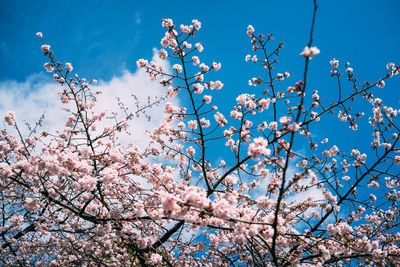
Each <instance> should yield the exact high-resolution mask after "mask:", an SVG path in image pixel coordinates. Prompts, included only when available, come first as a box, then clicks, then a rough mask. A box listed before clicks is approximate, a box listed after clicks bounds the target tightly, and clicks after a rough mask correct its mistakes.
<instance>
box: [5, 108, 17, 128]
mask: <svg viewBox="0 0 400 267" xmlns="http://www.w3.org/2000/svg"><path fill="white" fill-rule="evenodd" d="M4 120H5V121H6V122H7V124H8V125H14V124H15V113H14V112H12V111H7V113H6V116H5V117H4Z"/></svg>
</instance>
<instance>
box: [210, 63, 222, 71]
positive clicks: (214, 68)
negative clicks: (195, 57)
mask: <svg viewBox="0 0 400 267" xmlns="http://www.w3.org/2000/svg"><path fill="white" fill-rule="evenodd" d="M211 68H212V69H213V70H215V71H218V70H219V69H220V68H221V63H216V62H213V63H212V64H211Z"/></svg>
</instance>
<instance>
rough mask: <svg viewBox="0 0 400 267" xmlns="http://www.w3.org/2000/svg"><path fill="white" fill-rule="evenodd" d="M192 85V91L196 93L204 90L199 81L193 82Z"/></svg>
mask: <svg viewBox="0 0 400 267" xmlns="http://www.w3.org/2000/svg"><path fill="white" fill-rule="evenodd" d="M193 87H194V92H195V93H196V94H201V93H202V92H203V90H204V86H203V85H201V84H200V83H195V84H194V85H193Z"/></svg>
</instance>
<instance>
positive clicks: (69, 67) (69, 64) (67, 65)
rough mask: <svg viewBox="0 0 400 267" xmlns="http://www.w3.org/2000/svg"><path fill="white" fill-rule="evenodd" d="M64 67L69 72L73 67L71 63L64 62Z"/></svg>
mask: <svg viewBox="0 0 400 267" xmlns="http://www.w3.org/2000/svg"><path fill="white" fill-rule="evenodd" d="M65 68H66V69H67V71H68V72H71V71H72V70H73V69H74V68H73V67H72V64H71V63H65Z"/></svg>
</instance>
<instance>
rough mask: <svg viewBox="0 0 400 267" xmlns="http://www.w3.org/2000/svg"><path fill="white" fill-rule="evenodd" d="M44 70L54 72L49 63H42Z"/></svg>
mask: <svg viewBox="0 0 400 267" xmlns="http://www.w3.org/2000/svg"><path fill="white" fill-rule="evenodd" d="M44 68H45V69H46V71H47V72H52V71H53V70H54V68H53V65H51V64H50V63H48V62H47V63H44Z"/></svg>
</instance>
